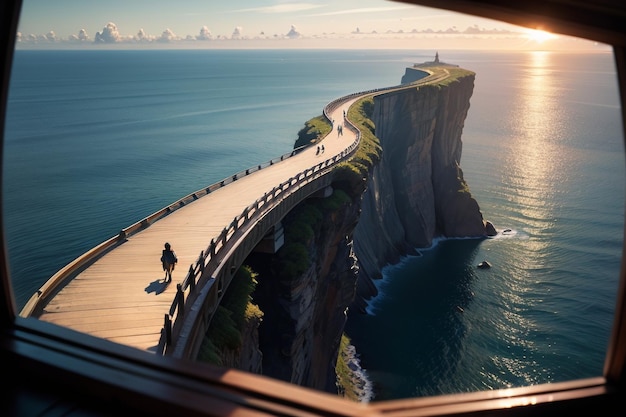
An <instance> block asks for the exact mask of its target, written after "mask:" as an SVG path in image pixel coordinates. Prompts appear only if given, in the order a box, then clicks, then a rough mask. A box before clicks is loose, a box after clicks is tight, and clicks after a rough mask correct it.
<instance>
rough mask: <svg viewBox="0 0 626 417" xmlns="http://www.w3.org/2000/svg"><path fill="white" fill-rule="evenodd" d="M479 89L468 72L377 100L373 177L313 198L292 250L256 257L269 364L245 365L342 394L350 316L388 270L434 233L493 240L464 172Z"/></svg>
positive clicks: (293, 222)
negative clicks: (339, 364)
mask: <svg viewBox="0 0 626 417" xmlns="http://www.w3.org/2000/svg"><path fill="white" fill-rule="evenodd" d="M473 86H474V74H473V73H471V72H467V73H465V75H464V76H462V77H460V78H458V79H457V80H456V81H454V82H452V83H449V84H447V85H436V86H423V87H419V88H417V87H413V88H407V89H406V90H403V91H399V92H393V93H388V94H385V95H382V96H379V97H377V98H376V99H375V105H374V111H373V112H374V114H373V116H372V119H373V121H374V122H375V134H376V136H377V137H378V138H379V139H380V142H381V145H382V148H383V151H382V159H381V160H380V162H379V163H378V164H377V165H375V166H374V167H370V169H369V176H368V178H367V181H366V182H362V185H360V186H359V185H356V186H355V185H354V184H351V185H349V186H348V185H346V184H343V191H340V192H335V193H334V194H333V197H330V198H327V199H324V198H314V199H310V200H307V201H305V202H304V203H302V204H301V206H299V207H298V208H297V209H296V210H294V211H293V212H292V213H289V215H288V216H287V217H286V218H285V221H284V226H285V230H286V236H287V241H286V243H285V246H284V247H283V248H281V250H280V251H279V252H278V253H277V254H276V255H271V256H270V255H261V254H256V255H253V256H251V257H250V258H249V260H248V263H249V264H250V265H251V266H252V268H253V269H254V270H255V271H257V272H258V273H259V277H258V281H259V284H258V286H257V289H256V291H255V293H254V295H253V298H254V303H256V304H258V305H259V307H260V309H261V310H262V311H263V314H264V316H263V323H262V324H261V325H260V326H259V329H258V330H259V344H258V349H259V350H260V351H261V352H262V366H261V367H258V366H256V365H255V364H251V363H248V366H247V369H249V370H254V369H262V373H263V374H264V375H267V376H271V377H274V378H277V379H281V380H284V381H288V382H292V383H294V384H298V385H301V386H306V387H311V388H315V389H319V390H324V391H329V392H333V391H335V379H336V376H335V372H334V367H335V362H336V359H337V354H338V348H339V343H340V338H341V335H342V333H343V330H344V325H345V321H346V312H347V310H348V307H349V306H351V307H352V308H353V310H359V309H361V310H362V309H363V308H364V307H365V304H366V300H367V299H368V298H370V297H371V296H373V295H374V294H375V292H376V287H375V286H374V285H373V282H372V280H373V279H374V278H376V277H378V276H379V275H380V270H381V268H382V267H383V266H384V265H385V264H387V263H389V262H392V261H394V260H396V259H398V258H399V256H401V255H403V254H406V253H410V252H411V251H413V250H414V248H419V247H427V246H430V245H431V243H432V240H433V238H434V237H436V236H440V235H441V236H446V237H460V236H473V237H480V236H485V235H486V234H488V231H487V230H486V225H485V222H484V221H483V218H482V215H481V213H480V210H479V207H478V204H477V203H476V201H475V200H474V199H473V198H472V197H471V195H470V193H469V191H468V188H467V184H465V181H464V180H463V173H462V171H461V169H460V167H459V163H460V159H461V148H462V142H461V133H462V130H463V123H464V120H465V117H466V115H467V112H468V109H469V106H470V104H469V100H470V97H471V95H472V92H473ZM335 185H336V187H338V188H342V184H340V183H337V184H335ZM358 187H363V188H362V189H356V188H358ZM338 195H339V196H341V197H338ZM355 255H356V257H355ZM357 259H358V261H357ZM357 272H358V273H357ZM246 344H248V347H249V346H250V345H255V346H253V348H252V349H249V348H246V349H243V351H242V354H244V352H247V353H245V354H244V356H245V357H255V352H256V351H257V346H256V344H255V343H251V344H249V341H244V345H246ZM250 352H252V353H250ZM233 362H235V361H232V360H231V361H230V363H233ZM248 362H250V361H248Z"/></svg>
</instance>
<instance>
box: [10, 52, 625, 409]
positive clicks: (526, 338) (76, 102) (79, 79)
mask: <svg viewBox="0 0 626 417" xmlns="http://www.w3.org/2000/svg"><path fill="white" fill-rule="evenodd" d="M434 54H435V51H409V50H373V51H367V50H240V51H236V50H232V51H224V50H193V51H191V50H185V51H172V50H167V51H155V50H150V51H114V50H101V51H100V50H91V51H77V50H73V51H27V50H20V51H17V52H16V55H15V60H14V67H13V75H12V81H11V88H10V94H9V102H8V111H7V124H6V129H5V143H4V160H3V173H2V174H3V184H2V187H3V212H4V224H5V239H6V241H7V244H8V254H9V259H10V272H11V276H12V284H13V289H14V293H15V298H16V303H17V305H18V310H19V309H21V307H22V306H23V305H24V304H25V303H26V301H27V300H28V299H29V298H30V296H31V295H32V294H33V293H34V292H36V291H37V289H38V288H39V287H40V286H41V285H43V284H44V283H45V282H46V281H47V280H48V278H50V277H51V276H52V275H53V274H54V273H55V272H56V271H58V270H59V269H60V268H62V267H63V266H64V265H66V264H67V263H68V262H70V261H71V260H73V259H75V258H76V257H78V256H80V255H81V254H82V253H84V252H86V251H87V250H89V249H90V248H92V247H94V246H95V245H97V244H99V243H100V242H102V241H104V240H106V239H108V238H110V237H112V236H114V235H117V233H118V232H119V231H120V230H121V229H122V228H124V227H126V226H129V225H131V224H133V223H135V222H136V221H138V220H140V219H142V218H144V217H146V216H148V215H149V214H151V213H153V212H155V211H157V210H159V209H160V208H162V207H164V206H166V205H168V204H170V203H171V202H173V201H176V200H177V199H179V198H181V197H183V196H184V195H187V194H189V193H191V192H193V191H196V190H198V189H201V188H204V187H205V186H207V185H209V184H212V183H215V182H218V181H219V180H221V179H223V178H226V177H228V176H229V175H231V174H233V173H235V172H238V171H241V170H243V169H246V168H248V167H252V166H255V165H257V164H258V163H260V162H264V161H267V160H270V159H271V158H273V157H276V156H278V155H281V154H283V153H286V152H288V151H289V150H291V149H292V147H293V144H294V141H295V139H296V137H297V132H298V131H299V130H300V129H301V128H302V127H303V126H304V122H305V121H307V120H308V119H310V118H313V117H316V116H318V115H320V114H321V113H322V109H323V107H324V105H325V104H327V103H328V102H330V101H332V100H334V99H335V98H337V97H340V96H343V95H346V94H350V93H353V92H357V91H363V90H369V89H372V88H378V87H385V86H391V85H396V84H398V83H399V82H400V78H401V77H402V75H403V74H404V69H405V67H407V66H411V65H412V64H414V63H420V62H424V61H431V60H432V59H433V57H434ZM439 56H440V59H441V60H442V61H444V62H449V63H453V64H457V65H460V66H462V67H464V68H467V69H469V70H472V71H475V72H476V82H475V88H474V94H473V96H472V98H471V101H470V110H469V114H468V117H467V120H466V123H465V127H464V133H463V157H462V161H461V166H462V168H463V171H464V174H465V179H466V180H467V182H468V184H469V187H470V190H471V192H472V194H473V196H474V197H475V198H476V200H477V201H478V203H479V205H480V207H481V211H482V213H483V215H484V217H485V219H488V220H490V221H492V222H493V223H494V224H495V226H496V228H497V229H498V230H499V231H504V230H509V231H508V232H506V233H501V234H499V235H498V236H496V237H494V238H491V239H485V240H475V239H456V240H442V239H436V241H435V244H434V245H433V246H432V247H431V248H420V249H419V251H420V255H421V256H413V257H407V258H405V259H403V260H402V261H401V262H400V263H399V264H397V265H389V266H387V267H386V268H385V269H384V271H383V278H382V279H381V280H379V281H378V282H377V285H378V287H379V291H380V295H379V296H378V297H376V298H375V299H373V300H371V301H370V305H369V307H368V311H369V314H367V315H355V314H351V315H350V317H349V321H348V326H347V329H346V333H347V335H348V336H349V337H350V338H351V340H352V343H353V345H354V346H355V349H356V352H357V357H358V360H359V363H360V365H361V367H362V369H363V371H364V373H365V375H367V378H368V379H369V381H370V382H371V387H372V388H371V390H369V391H368V392H366V393H364V401H378V400H387V399H395V398H406V397H413V396H424V395H437V394H442V393H452V392H466V391H476V390H483V389H497V388H506V387H515V386H523V385H532V384H538V383H545V382H557V381H563V380H569V379H577V378H584V377H590V376H598V375H601V373H602V367H603V363H604V354H605V351H606V347H607V343H608V338H609V335H610V330H611V323H612V319H613V310H614V303H615V293H616V290H617V282H618V273H619V268H620V259H621V248H622V241H623V225H624V195H625V186H624V178H625V175H624V174H625V172H624V170H625V168H624V149H623V142H622V126H621V119H620V113H619V112H620V110H619V100H618V92H617V82H616V77H615V67H614V63H613V57H612V54H611V53H610V52H606V51H604V52H593V53H586V54H574V53H554V52H519V53H504V52H478V51H439ZM483 260H487V261H488V262H490V263H491V264H492V267H491V268H490V269H478V268H477V267H476V265H477V263H478V262H480V261H483Z"/></svg>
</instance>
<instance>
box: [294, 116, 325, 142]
mask: <svg viewBox="0 0 626 417" xmlns="http://www.w3.org/2000/svg"><path fill="white" fill-rule="evenodd" d="M331 130H332V126H331V125H330V123H329V122H328V120H326V117H324V115H321V116H317V117H316V118H314V119H311V120H309V121H308V122H306V123H305V124H304V127H303V128H302V129H301V130H300V131H299V132H298V139H296V143H295V144H294V145H293V147H294V149H295V148H299V147H300V146H307V145H312V144H314V143H316V142H318V141H319V140H320V139H321V138H323V137H324V136H326V135H328V134H329V133H330V132H331Z"/></svg>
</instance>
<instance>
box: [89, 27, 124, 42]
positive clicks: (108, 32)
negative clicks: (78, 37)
mask: <svg viewBox="0 0 626 417" xmlns="http://www.w3.org/2000/svg"><path fill="white" fill-rule="evenodd" d="M121 38H122V37H121V35H120V32H119V31H118V30H117V25H116V24H115V23H113V22H109V23H107V25H106V26H105V27H104V28H103V29H102V32H96V37H95V40H94V42H96V43H115V42H118V41H119V40H121Z"/></svg>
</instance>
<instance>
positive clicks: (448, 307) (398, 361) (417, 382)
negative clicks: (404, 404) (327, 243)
mask: <svg viewBox="0 0 626 417" xmlns="http://www.w3.org/2000/svg"><path fill="white" fill-rule="evenodd" d="M481 242H482V240H480V239H462V240H457V239H455V240H445V241H442V242H440V243H439V244H438V245H437V246H435V247H434V248H432V249H429V250H426V251H422V256H419V257H408V258H406V259H405V260H403V262H401V264H399V265H395V266H390V267H388V268H385V270H384V271H383V279H382V280H380V281H379V282H377V286H378V287H379V290H380V295H379V296H378V298H377V299H376V300H373V303H372V304H373V306H374V308H373V309H372V310H373V314H369V315H363V314H356V313H355V314H351V315H350V317H349V319H348V324H347V327H346V333H347V335H348V336H349V337H350V338H351V340H352V344H353V345H355V346H356V350H357V352H358V354H359V356H360V361H361V365H362V367H363V368H364V369H365V370H366V371H367V374H368V375H369V377H370V379H371V380H372V382H373V384H374V387H375V398H374V400H375V401H379V400H388V399H396V398H407V397H413V396H420V395H436V394H440V393H441V392H442V390H443V389H445V390H448V392H449V390H450V388H449V386H448V380H449V379H450V378H451V377H452V376H453V375H455V374H456V372H457V367H458V366H459V363H461V358H462V355H463V351H464V343H463V342H464V339H465V337H466V333H467V325H466V324H465V321H464V319H463V316H464V311H465V310H467V309H468V307H469V306H470V305H471V303H472V299H473V295H474V293H473V291H472V282H473V281H474V279H475V278H476V276H477V274H482V273H488V271H487V270H480V269H477V267H476V264H477V263H478V261H477V260H475V257H476V254H477V252H478V246H479V245H480V243H481ZM482 260H483V259H481V260H480V261H482ZM444 385H445V386H446V387H445V388H443V386H444Z"/></svg>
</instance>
